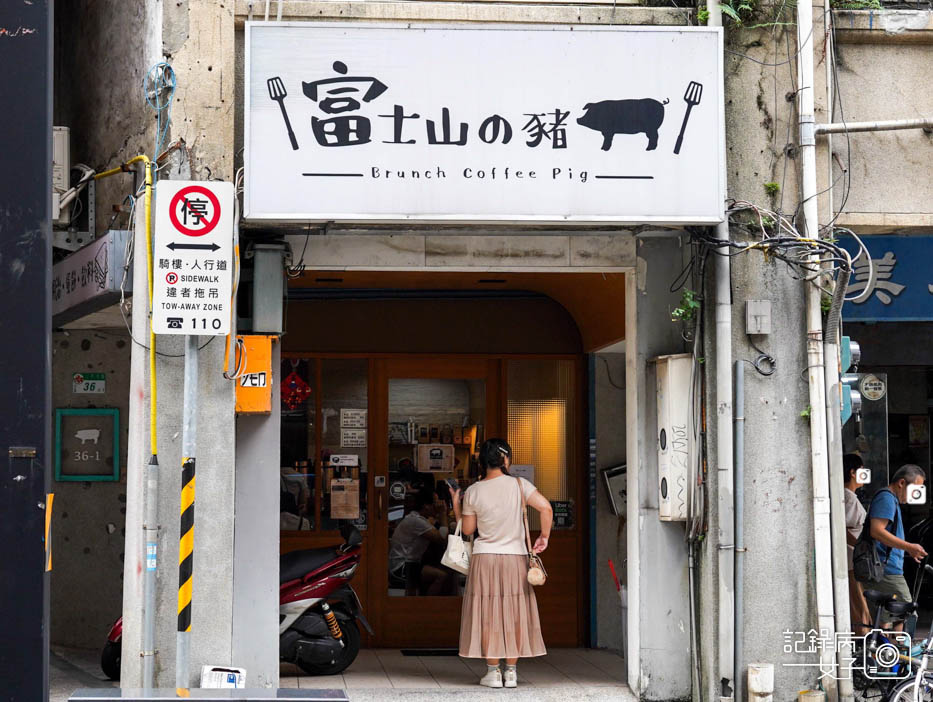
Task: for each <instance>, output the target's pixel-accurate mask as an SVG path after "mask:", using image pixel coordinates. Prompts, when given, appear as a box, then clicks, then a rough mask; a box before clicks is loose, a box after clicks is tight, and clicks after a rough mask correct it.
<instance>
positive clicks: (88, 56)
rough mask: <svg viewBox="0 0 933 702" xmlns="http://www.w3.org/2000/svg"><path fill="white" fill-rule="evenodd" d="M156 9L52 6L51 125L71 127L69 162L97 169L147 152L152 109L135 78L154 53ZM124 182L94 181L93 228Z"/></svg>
mask: <svg viewBox="0 0 933 702" xmlns="http://www.w3.org/2000/svg"><path fill="white" fill-rule="evenodd" d="M168 4H170V5H174V4H175V3H168ZM161 13H162V3H159V2H152V1H151V0H97V1H96V2H95V1H92V0H78V1H77V2H68V3H63V2H59V3H56V4H55V88H54V93H55V124H56V125H60V126H66V127H70V128H71V149H72V152H71V161H72V163H81V162H83V163H86V164H88V165H89V166H91V167H92V168H95V169H97V170H104V169H107V168H112V167H114V166H117V165H119V164H120V163H122V162H124V161H126V160H127V159H129V158H131V157H133V156H136V155H137V154H141V153H145V154H150V155H151V154H152V151H153V149H154V148H155V120H154V116H155V113H154V112H153V110H152V109H151V108H150V107H149V106H148V105H147V104H146V96H145V94H144V92H143V79H144V78H145V76H146V73H147V72H148V70H149V68H150V66H152V65H153V64H155V63H156V62H158V61H159V60H160V59H161V52H160V46H159V41H160V35H161V24H162V18H161ZM132 187H133V179H132V176H130V175H120V176H115V177H113V178H108V179H106V180H102V181H99V182H98V184H97V227H98V230H99V231H102V230H104V229H105V228H106V225H107V223H108V222H109V221H110V218H111V217H112V216H113V209H112V208H113V206H114V205H119V204H121V203H122V202H123V198H124V197H125V196H126V195H127V194H129V193H130V191H131V190H132Z"/></svg>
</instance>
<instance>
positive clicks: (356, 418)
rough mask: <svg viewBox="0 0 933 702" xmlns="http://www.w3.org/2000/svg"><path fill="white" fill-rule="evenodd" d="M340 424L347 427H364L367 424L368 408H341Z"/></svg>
mask: <svg viewBox="0 0 933 702" xmlns="http://www.w3.org/2000/svg"><path fill="white" fill-rule="evenodd" d="M340 426H341V427H344V428H346V429H362V428H364V427H365V426H366V410H364V409H347V408H341V409H340Z"/></svg>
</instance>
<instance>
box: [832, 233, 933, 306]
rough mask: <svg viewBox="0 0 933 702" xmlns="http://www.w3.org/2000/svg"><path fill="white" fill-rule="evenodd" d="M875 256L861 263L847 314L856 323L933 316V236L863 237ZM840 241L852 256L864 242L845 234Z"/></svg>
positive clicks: (851, 284) (852, 280)
mask: <svg viewBox="0 0 933 702" xmlns="http://www.w3.org/2000/svg"><path fill="white" fill-rule="evenodd" d="M862 241H863V242H864V243H865V246H866V247H867V248H868V251H869V253H870V254H871V262H872V265H871V266H870V265H869V263H868V260H867V259H866V258H865V257H864V256H863V257H862V258H861V259H859V260H858V261H857V262H856V263H855V267H854V270H853V271H852V276H851V277H850V278H849V289H848V292H847V294H846V297H847V298H848V302H846V303H845V305H844V306H843V308H842V317H843V319H844V320H846V321H850V322H854V321H858V322H919V321H930V320H933V265H931V261H933V236H863V237H862ZM839 245H840V246H842V247H843V248H844V249H845V250H846V251H848V252H849V253H850V254H852V257H853V258H855V256H856V255H857V254H858V252H859V245H858V243H857V242H856V241H855V239H853V238H852V237H850V236H845V235H843V236H842V237H840V239H839Z"/></svg>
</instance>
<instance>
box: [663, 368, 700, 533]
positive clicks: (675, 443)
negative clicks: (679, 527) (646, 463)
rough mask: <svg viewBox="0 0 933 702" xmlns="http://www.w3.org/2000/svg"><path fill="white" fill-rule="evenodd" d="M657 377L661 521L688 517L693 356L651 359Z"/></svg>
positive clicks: (692, 453) (692, 440) (693, 452)
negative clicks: (654, 365)
mask: <svg viewBox="0 0 933 702" xmlns="http://www.w3.org/2000/svg"><path fill="white" fill-rule="evenodd" d="M653 361H654V362H655V364H656V366H657V378H658V512H659V516H660V518H661V520H662V521H665V522H682V521H686V519H687V499H688V494H689V490H688V488H689V485H688V480H689V475H690V466H691V465H693V461H694V460H695V456H696V441H695V438H694V431H693V423H694V418H693V416H692V415H693V412H692V404H693V398H692V395H691V392H690V387H691V380H692V377H691V376H692V370H693V357H692V356H691V355H690V354H688V353H684V354H677V355H674V356H659V357H658V358H655V359H653Z"/></svg>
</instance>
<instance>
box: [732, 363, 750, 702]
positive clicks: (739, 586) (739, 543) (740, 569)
mask: <svg viewBox="0 0 933 702" xmlns="http://www.w3.org/2000/svg"><path fill="white" fill-rule="evenodd" d="M743 363H744V361H741V360H739V361H736V362H735V405H734V406H733V415H734V417H735V438H734V439H733V441H734V444H733V446H734V452H735V458H734V459H733V460H734V461H735V631H736V637H735V699H736V702H738V701H739V700H741V699H743V695H742V692H743V691H742V677H743V675H742V659H743V658H744V649H743V646H742V632H743V631H744V630H745V626H744V624H745V612H744V611H743V610H742V605H743V604H744V602H745V583H744V581H743V578H744V577H745V514H744V512H745V494H744V490H745V370H744V367H743V366H742V364H743ZM749 692H751V691H749Z"/></svg>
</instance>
